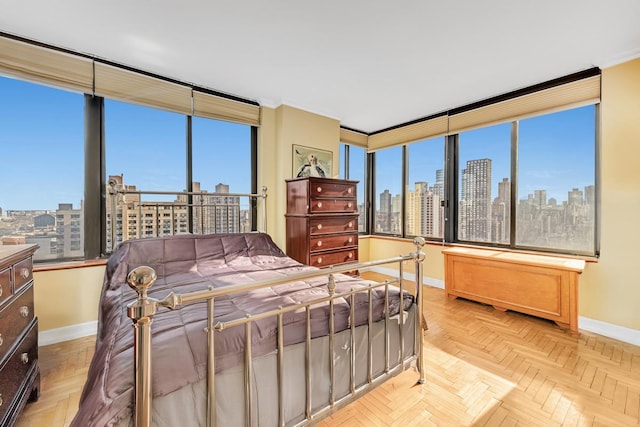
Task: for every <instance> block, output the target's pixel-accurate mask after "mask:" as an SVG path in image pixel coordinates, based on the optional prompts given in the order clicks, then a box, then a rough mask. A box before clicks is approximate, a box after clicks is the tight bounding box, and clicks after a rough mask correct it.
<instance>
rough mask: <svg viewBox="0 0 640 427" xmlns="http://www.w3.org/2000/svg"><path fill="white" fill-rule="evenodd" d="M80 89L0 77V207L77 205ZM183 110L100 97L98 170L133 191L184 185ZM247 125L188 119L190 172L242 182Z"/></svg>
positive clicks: (246, 188)
mask: <svg viewBox="0 0 640 427" xmlns="http://www.w3.org/2000/svg"><path fill="white" fill-rule="evenodd" d="M83 126H84V97H83V95H82V94H78V93H72V92H66V91H62V90H57V89H52V88H49V87H46V86H40V85H34V84H31V83H27V82H22V81H19V80H14V79H9V78H4V77H0V147H1V148H2V152H3V153H4V156H3V157H4V159H3V161H2V166H1V169H0V208H2V209H3V210H7V209H15V210H22V209H25V210H31V209H47V210H55V209H56V208H57V207H58V204H59V203H72V204H73V206H74V208H79V207H80V201H81V200H82V199H83V197H84V196H83V195H84V187H83V181H84V128H83ZM185 135H186V117H185V116H184V115H182V114H177V113H171V112H166V111H161V110H156V109H152V108H146V107H140V106H137V105H132V104H126V103H122V102H117V101H111V100H106V101H105V139H106V153H105V156H106V174H107V176H108V175H120V174H124V182H125V184H130V185H136V186H137V189H138V190H154V191H181V190H184V189H186V144H185V142H184V141H185ZM250 146H251V144H250V127H249V126H245V125H238V124H233V123H227V122H222V121H217V120H210V119H204V118H196V117H194V118H193V179H194V181H199V182H200V183H201V186H202V187H201V188H202V189H203V190H207V191H209V192H213V191H215V185H216V184H218V183H220V182H222V183H224V184H228V185H229V186H230V188H229V191H230V192H234V193H248V192H250V190H251V187H250V164H249V159H250Z"/></svg>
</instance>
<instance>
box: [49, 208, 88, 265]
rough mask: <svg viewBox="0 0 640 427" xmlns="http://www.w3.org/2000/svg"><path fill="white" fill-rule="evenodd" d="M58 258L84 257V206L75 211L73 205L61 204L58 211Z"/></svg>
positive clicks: (56, 248)
mask: <svg viewBox="0 0 640 427" xmlns="http://www.w3.org/2000/svg"><path fill="white" fill-rule="evenodd" d="M55 219H56V242H55V251H56V253H57V258H76V257H82V256H83V255H84V204H83V203H82V202H80V209H73V205H72V204H71V203H59V204H58V209H57V210H56V216H55Z"/></svg>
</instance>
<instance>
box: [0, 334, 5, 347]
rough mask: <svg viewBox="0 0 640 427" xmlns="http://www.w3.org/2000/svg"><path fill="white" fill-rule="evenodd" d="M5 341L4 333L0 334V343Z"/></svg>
mask: <svg viewBox="0 0 640 427" xmlns="http://www.w3.org/2000/svg"><path fill="white" fill-rule="evenodd" d="M3 342H4V339H2V334H0V345H2V343H3Z"/></svg>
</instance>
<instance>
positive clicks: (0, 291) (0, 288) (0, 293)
mask: <svg viewBox="0 0 640 427" xmlns="http://www.w3.org/2000/svg"><path fill="white" fill-rule="evenodd" d="M1 296H2V284H0V297H1Z"/></svg>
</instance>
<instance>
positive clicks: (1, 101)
mask: <svg viewBox="0 0 640 427" xmlns="http://www.w3.org/2000/svg"><path fill="white" fill-rule="evenodd" d="M594 109H595V107H594V106H587V107H582V108H578V109H574V110H568V111H564V112H561V113H556V114H551V115H546V116H539V117H535V118H531V119H526V120H522V121H521V122H520V130H519V144H520V145H519V173H520V176H519V188H518V198H519V199H522V198H526V195H527V194H532V193H533V191H534V190H537V189H546V190H547V197H548V198H550V197H555V198H556V199H557V200H558V202H561V201H563V200H566V198H567V192H568V191H570V190H571V189H572V188H579V189H581V190H583V189H584V187H585V186H586V185H593V184H594V170H595V166H594V158H593V153H594V135H595V131H594V126H595V112H594V111H595V110H594ZM83 126H84V98H83V95H82V94H77V93H72V92H66V91H62V90H57V89H52V88H49V87H46V86H41V85H35V84H31V83H27V82H22V81H19V80H14V79H10V78H4V77H0V147H2V150H3V153H4V156H3V157H4V158H3V161H2V164H1V168H0V208H2V209H3V210H7V209H16V210H21V209H49V210H55V209H56V208H57V206H58V204H59V203H72V204H73V206H74V208H79V207H80V201H81V200H82V199H83V192H84V188H83V180H84V160H83V156H84V129H83ZM185 135H186V118H185V116H184V115H182V114H177V113H171V112H166V111H161V110H156V109H152V108H146V107H140V106H136V105H132V104H126V103H122V102H118V101H112V100H106V101H105V138H106V153H105V154H106V173H107V175H116V174H118V175H119V174H124V182H125V183H126V184H130V185H136V186H137V188H138V190H172V191H174V190H175V191H178V190H184V189H185V188H186V146H185V143H184V141H185ZM192 135H193V179H194V181H199V182H200V183H201V186H202V187H201V188H202V189H203V190H207V191H210V192H213V191H215V185H216V184H218V183H221V182H222V183H224V184H228V185H229V186H230V191H231V192H239V193H248V192H249V191H250V176H249V172H248V171H249V168H250V166H249V159H250V127H249V126H245V125H238V124H233V123H227V122H221V121H216V120H209V119H204V118H198V117H194V118H193V133H192ZM509 144H510V124H508V123H506V124H501V125H496V126H491V127H487V128H482V129H478V130H473V131H469V132H464V133H462V134H461V135H460V169H462V168H464V167H465V166H466V161H467V160H471V159H479V158H491V159H492V169H493V174H492V192H493V197H496V195H497V187H498V186H497V183H498V182H499V181H501V180H502V178H503V177H509V173H510V172H509V171H510V167H509V162H510V145H509ZM409 153H410V164H409V174H410V176H409V182H410V186H411V188H413V183H414V182H415V181H427V182H429V185H433V183H434V182H435V171H436V170H437V169H441V168H442V167H443V163H444V160H443V158H444V138H436V139H435V140H431V141H428V143H415V144H411V145H410V146H409ZM377 156H378V157H377V165H378V167H377V184H376V185H377V192H378V193H380V192H382V191H383V190H384V189H389V190H390V191H391V193H392V194H399V193H400V186H401V181H400V179H401V173H400V159H401V149H400V147H395V148H391V149H387V150H382V151H379V152H378V154H377ZM352 168H353V166H352ZM356 173H357V172H356V171H355V170H352V176H353V175H354V174H356ZM358 173H359V172H358ZM361 185H362V183H361Z"/></svg>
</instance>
